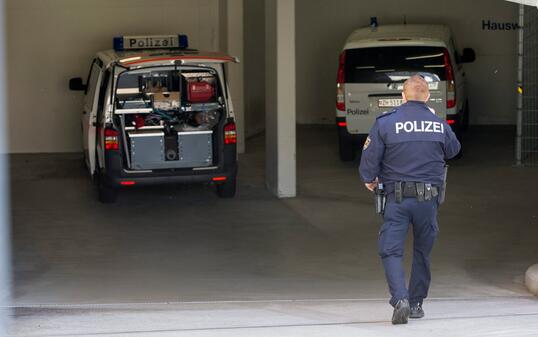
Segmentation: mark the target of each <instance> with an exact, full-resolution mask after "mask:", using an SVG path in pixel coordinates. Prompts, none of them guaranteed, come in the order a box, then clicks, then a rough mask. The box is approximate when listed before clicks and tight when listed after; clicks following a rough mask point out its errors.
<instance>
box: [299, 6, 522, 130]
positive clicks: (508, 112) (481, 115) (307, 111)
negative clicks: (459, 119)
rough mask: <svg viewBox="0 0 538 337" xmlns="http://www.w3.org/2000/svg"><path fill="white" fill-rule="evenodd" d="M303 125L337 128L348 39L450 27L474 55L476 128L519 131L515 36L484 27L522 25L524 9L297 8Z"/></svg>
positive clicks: (472, 85) (472, 80) (473, 116)
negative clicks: (374, 21)
mask: <svg viewBox="0 0 538 337" xmlns="http://www.w3.org/2000/svg"><path fill="white" fill-rule="evenodd" d="M296 6H297V9H296V13H297V20H296V27H297V39H296V41H297V121H298V123H334V118H335V117H334V116H335V112H334V111H335V107H334V101H335V80H336V69H337V62H338V55H339V53H340V50H341V48H342V46H343V44H344V41H345V40H346V38H347V36H348V35H349V34H350V33H351V32H352V31H353V30H354V29H356V28H358V27H363V26H367V25H368V24H369V22H370V17H371V16H377V17H378V21H379V24H380V25H383V24H389V23H397V24H400V23H403V18H404V15H405V16H406V18H407V22H408V23H443V24H447V25H449V26H450V27H451V29H452V31H453V33H454V35H455V39H456V43H457V44H458V45H459V47H460V49H461V48H463V47H472V48H474V49H475V51H476V54H477V60H476V62H475V63H473V64H470V65H467V67H466V73H467V81H468V84H469V94H470V105H471V123H473V124H514V123H515V104H516V102H515V97H516V96H515V87H516V86H515V83H516V66H517V59H516V52H517V49H516V46H517V40H516V39H517V36H516V35H517V34H516V32H515V31H513V30H512V31H488V30H482V20H483V19H485V20H486V21H487V20H491V21H495V22H502V23H504V22H514V23H517V5H516V4H513V3H509V2H506V1H502V0H474V1H468V0H451V1H446V0H430V1H424V0H406V1H401V0H378V1H357V0H334V1H328V0H297V5H296Z"/></svg>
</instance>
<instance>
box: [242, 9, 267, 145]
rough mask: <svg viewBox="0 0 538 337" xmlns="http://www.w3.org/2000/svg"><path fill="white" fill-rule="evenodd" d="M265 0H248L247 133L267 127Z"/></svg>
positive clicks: (246, 45) (246, 41) (246, 47)
mask: <svg viewBox="0 0 538 337" xmlns="http://www.w3.org/2000/svg"><path fill="white" fill-rule="evenodd" d="M264 4H265V1H262V0H245V1H244V6H245V8H244V14H245V21H244V22H245V50H244V52H245V54H244V55H245V59H244V66H245V112H246V115H245V126H246V127H245V129H246V136H247V137H250V136H253V135H255V134H258V133H260V132H261V131H263V129H264V128H265V11H264Z"/></svg>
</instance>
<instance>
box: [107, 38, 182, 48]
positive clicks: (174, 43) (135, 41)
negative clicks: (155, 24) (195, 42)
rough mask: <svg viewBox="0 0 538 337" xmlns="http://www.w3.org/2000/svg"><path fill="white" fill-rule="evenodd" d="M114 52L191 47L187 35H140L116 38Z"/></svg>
mask: <svg viewBox="0 0 538 337" xmlns="http://www.w3.org/2000/svg"><path fill="white" fill-rule="evenodd" d="M113 42H114V50H116V51H121V50H132V49H174V48H178V49H186V48H188V47H189V40H188V38H187V35H145V36H143V35H140V36H118V37H115V38H114V41H113Z"/></svg>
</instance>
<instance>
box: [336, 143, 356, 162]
mask: <svg viewBox="0 0 538 337" xmlns="http://www.w3.org/2000/svg"><path fill="white" fill-rule="evenodd" d="M342 138H343V137H340V138H339V139H338V150H339V154H340V160H341V161H353V160H355V152H356V151H355V148H356V147H355V144H354V143H353V141H352V140H351V139H342Z"/></svg>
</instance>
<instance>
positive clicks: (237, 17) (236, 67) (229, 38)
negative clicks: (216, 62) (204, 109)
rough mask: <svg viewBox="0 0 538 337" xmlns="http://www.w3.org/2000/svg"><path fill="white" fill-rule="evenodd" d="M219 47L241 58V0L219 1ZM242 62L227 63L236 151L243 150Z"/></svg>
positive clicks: (243, 98) (243, 97)
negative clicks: (235, 129) (233, 115)
mask: <svg viewBox="0 0 538 337" xmlns="http://www.w3.org/2000/svg"><path fill="white" fill-rule="evenodd" d="M219 18H220V24H219V28H220V29H219V47H220V48H219V49H220V51H222V52H225V53H228V54H229V55H231V56H235V57H237V58H239V60H240V61H242V60H243V54H244V53H243V0H220V1H219ZM243 74H244V66H243V62H240V63H238V64H228V65H227V75H228V82H229V85H230V94H231V96H232V100H233V108H234V113H235V122H236V125H237V151H238V152H239V153H243V152H245V94H244V75H243Z"/></svg>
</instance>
